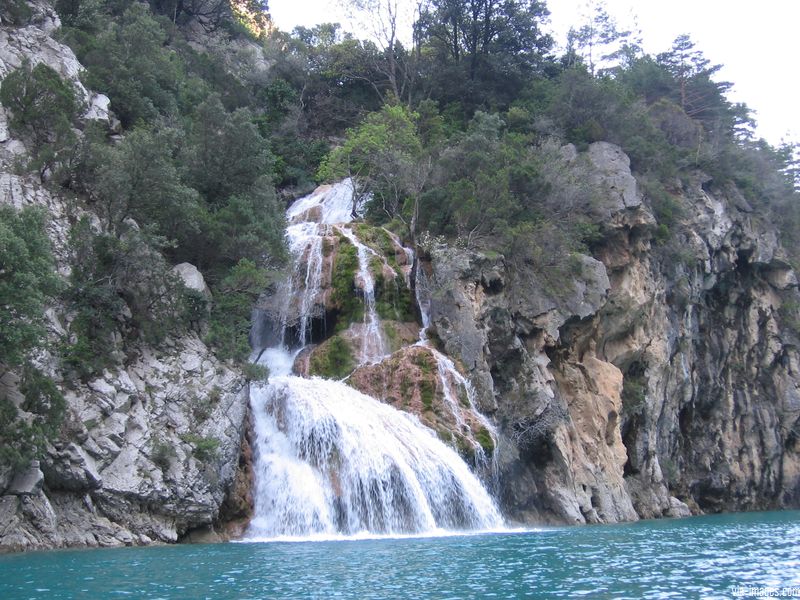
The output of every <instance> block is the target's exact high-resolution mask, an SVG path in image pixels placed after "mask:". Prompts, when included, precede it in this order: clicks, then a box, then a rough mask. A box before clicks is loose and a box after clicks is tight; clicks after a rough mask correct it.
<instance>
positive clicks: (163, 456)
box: [150, 438, 178, 472]
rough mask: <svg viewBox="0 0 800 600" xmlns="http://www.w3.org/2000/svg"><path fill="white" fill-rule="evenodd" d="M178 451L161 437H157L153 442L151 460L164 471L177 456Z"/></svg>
mask: <svg viewBox="0 0 800 600" xmlns="http://www.w3.org/2000/svg"><path fill="white" fill-rule="evenodd" d="M177 455H178V454H177V452H175V448H173V447H172V445H171V444H168V443H167V442H166V441H164V440H163V439H161V438H155V439H154V440H153V441H152V442H151V451H150V460H152V461H153V464H155V465H156V466H157V467H158V468H159V469H161V471H162V472H166V471H167V470H168V469H169V466H170V463H172V461H173V459H175V458H176V457H177Z"/></svg>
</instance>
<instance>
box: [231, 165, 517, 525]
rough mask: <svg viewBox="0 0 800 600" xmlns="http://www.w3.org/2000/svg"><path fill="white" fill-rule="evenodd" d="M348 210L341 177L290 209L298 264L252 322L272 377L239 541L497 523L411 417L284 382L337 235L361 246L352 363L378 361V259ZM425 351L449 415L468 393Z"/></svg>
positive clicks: (311, 381) (474, 486) (308, 335)
mask: <svg viewBox="0 0 800 600" xmlns="http://www.w3.org/2000/svg"><path fill="white" fill-rule="evenodd" d="M354 208H355V209H357V208H358V207H357V206H355V205H354V203H353V186H352V184H351V183H350V182H349V181H347V180H346V181H344V182H342V183H339V184H336V185H334V186H329V187H326V188H321V189H320V190H317V191H316V192H315V193H314V194H311V195H310V196H306V197H305V198H301V199H300V200H297V201H296V202H295V203H294V204H292V206H291V207H290V208H289V209H288V211H287V219H288V221H289V226H288V228H287V238H288V241H289V246H290V250H291V253H292V257H293V260H294V269H293V271H292V273H291V274H290V276H289V278H288V279H287V281H286V282H285V283H284V284H283V286H282V288H281V290H279V292H278V293H277V294H276V295H275V305H276V306H277V308H276V309H275V314H273V315H272V317H271V318H270V319H266V318H261V319H258V320H257V321H256V322H258V323H261V324H262V325H263V324H264V323H265V322H266V321H270V324H271V327H272V329H273V330H274V331H273V332H272V333H271V334H270V335H261V336H260V337H259V336H254V339H265V340H271V341H272V342H273V343H272V345H270V346H268V347H265V348H261V349H259V351H258V352H257V353H256V354H255V355H254V359H257V360H258V362H259V363H262V364H265V365H266V366H267V367H268V368H269V369H270V379H269V382H268V383H267V384H261V385H253V386H252V387H251V407H252V411H253V421H254V431H255V440H254V472H255V497H254V504H255V506H254V516H253V519H252V521H251V523H250V526H249V529H248V532H247V537H248V538H249V539H264V538H270V539H271V538H277V537H281V538H285V537H292V538H296V537H299V538H309V537H312V538H313V537H320V536H322V537H337V536H355V535H375V534H388V535H397V534H420V533H432V532H436V531H441V530H485V529H497V528H500V527H502V526H503V519H502V517H501V515H500V513H499V511H498V509H497V507H496V505H495V503H494V501H493V500H492V498H491V496H490V495H489V493H488V492H487V491H486V489H485V488H484V487H483V485H482V484H481V482H480V480H479V479H478V478H477V477H476V476H475V475H474V474H473V473H472V472H471V471H470V469H469V467H468V466H467V464H466V463H465V462H464V461H463V460H462V458H461V457H460V456H459V455H458V454H457V453H456V451H455V450H454V449H453V448H451V447H449V446H447V445H445V444H444V443H443V442H442V441H440V440H439V438H438V437H437V436H436V435H435V434H434V432H433V431H431V430H430V429H428V428H427V427H425V426H423V425H422V424H421V423H420V421H419V419H418V418H417V417H416V416H414V415H411V414H409V413H405V412H402V411H399V410H397V409H395V408H393V407H392V406H389V405H387V404H384V403H382V402H380V401H378V400H376V399H374V398H372V397H370V396H367V395H365V394H362V393H361V392H358V391H357V390H355V389H353V388H351V387H349V386H348V385H346V384H344V383H342V382H338V381H332V380H327V379H322V378H319V377H312V378H302V377H298V376H295V375H292V365H293V363H294V361H295V358H296V357H297V355H298V354H299V353H300V352H301V351H303V349H304V348H305V347H307V344H309V343H310V342H312V338H313V337H314V335H316V334H315V333H314V327H315V323H318V322H319V321H320V318H321V317H322V318H324V299H323V297H322V296H323V294H324V291H323V289H322V282H323V279H324V277H325V273H324V269H325V260H324V257H325V243H326V242H325V239H324V238H325V236H329V235H331V233H333V232H338V233H339V234H341V235H342V236H344V237H345V238H347V239H348V240H349V241H350V243H352V244H353V245H354V246H355V248H356V249H357V251H358V266H359V268H358V273H357V276H356V279H357V280H358V285H359V287H360V288H361V291H362V293H363V300H364V303H365V311H364V322H363V327H361V328H358V329H355V328H354V330H355V331H360V332H362V333H361V335H360V339H359V340H357V341H358V342H359V343H360V348H361V351H360V353H359V356H358V360H359V363H361V364H365V363H375V362H379V361H380V360H381V359H382V358H383V357H384V356H385V355H386V354H387V349H386V344H385V341H384V339H383V335H382V328H381V322H380V319H379V317H378V314H377V311H376V309H375V282H374V279H373V277H372V274H371V273H370V269H369V263H370V260H371V259H372V257H373V256H375V255H376V253H375V251H374V250H373V249H372V248H370V247H369V246H367V245H366V244H364V243H362V242H361V240H359V239H358V237H357V236H356V234H355V232H354V231H353V229H352V228H351V227H348V226H347V224H348V223H349V222H351V221H352V218H353V213H354ZM318 327H319V326H318V325H317V328H318ZM419 343H424V340H421V341H420V342H419ZM430 350H431V352H433V353H435V355H436V356H437V364H439V365H444V366H442V367H440V369H439V370H440V377H441V378H442V381H443V382H444V383H443V389H444V393H445V396H446V397H447V402H448V403H453V410H457V409H458V399H457V398H456V397H455V396H454V395H453V394H454V391H453V389H452V386H455V385H464V386H465V388H464V389H466V390H469V389H470V388H469V387H468V383H467V382H466V380H465V379H464V378H463V376H462V375H461V374H460V373H458V371H457V370H456V369H455V366H454V365H453V363H452V361H450V360H449V359H447V357H445V356H444V355H441V354H440V353H438V352H436V351H435V350H434V349H432V348H431V349H430ZM459 378H460V379H459ZM468 393H469V392H468ZM469 401H470V402H472V399H471V398H470V400H469ZM487 425H488V421H487ZM491 431H493V430H491Z"/></svg>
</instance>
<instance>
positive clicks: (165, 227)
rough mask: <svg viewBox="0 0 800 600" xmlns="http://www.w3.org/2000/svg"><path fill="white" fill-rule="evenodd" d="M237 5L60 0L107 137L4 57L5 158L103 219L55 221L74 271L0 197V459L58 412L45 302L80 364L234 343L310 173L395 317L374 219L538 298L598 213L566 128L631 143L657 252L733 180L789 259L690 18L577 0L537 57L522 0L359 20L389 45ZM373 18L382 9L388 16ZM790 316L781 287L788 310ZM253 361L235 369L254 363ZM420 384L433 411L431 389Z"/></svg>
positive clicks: (97, 367) (785, 201) (756, 144)
mask: <svg viewBox="0 0 800 600" xmlns="http://www.w3.org/2000/svg"><path fill="white" fill-rule="evenodd" d="M235 4H236V6H235V7H232V6H231V4H230V3H228V2H205V1H204V0H197V1H194V0H192V1H190V2H179V3H175V2H167V1H166V0H150V1H149V2H146V3H144V2H135V1H133V0H58V1H57V2H56V8H57V10H58V12H59V15H60V17H61V19H62V23H63V28H62V29H61V31H60V32H59V34H58V35H59V36H60V39H61V40H62V41H64V42H65V43H67V44H68V45H70V47H71V48H73V50H74V51H75V53H76V55H77V56H78V58H79V60H80V61H81V63H82V64H83V65H84V66H85V67H86V72H85V75H84V83H85V84H86V85H87V87H88V88H90V89H92V90H93V91H97V92H100V93H104V94H107V95H108V96H109V98H110V101H111V109H112V110H113V112H114V114H115V115H116V117H117V118H118V119H119V120H120V122H121V123H120V129H119V130H116V131H114V132H113V134H114V135H111V134H112V132H110V131H109V130H108V127H103V126H101V125H100V124H97V123H95V124H93V123H91V122H86V121H85V120H84V119H82V118H81V116H80V115H81V113H82V112H83V108H84V107H83V106H81V99H80V97H79V95H78V94H77V93H76V90H75V89H73V87H72V86H71V85H70V84H69V83H68V82H66V81H65V80H63V79H62V78H61V77H60V76H59V74H58V73H57V72H56V71H54V70H53V69H51V68H49V67H47V66H45V65H42V64H37V65H35V66H34V65H31V64H27V63H25V64H22V65H21V66H20V67H19V68H18V69H15V70H13V71H11V72H10V73H8V74H7V75H6V77H5V78H4V79H3V81H2V84H0V102H2V105H3V106H4V107H5V109H6V110H7V113H8V115H9V126H10V129H11V131H12V133H13V134H14V135H15V136H16V137H19V138H20V139H22V140H23V141H24V142H25V143H26V145H27V147H28V148H29V150H30V154H31V161H30V163H29V164H27V165H21V168H23V169H27V170H28V171H29V172H31V173H35V174H37V175H38V176H39V179H40V181H41V182H43V184H45V185H48V186H50V187H51V188H53V189H54V191H56V192H57V193H58V194H59V195H60V196H62V197H63V198H65V200H66V201H67V202H68V203H69V204H70V206H75V207H77V208H79V209H84V208H85V209H87V211H88V212H89V213H93V214H96V215H97V216H98V217H99V222H97V221H96V220H95V221H92V220H91V219H89V218H85V219H79V220H77V221H76V222H75V223H73V226H72V231H71V234H70V241H69V247H68V250H69V252H70V253H71V257H70V261H69V262H70V266H71V274H70V276H69V280H68V281H67V282H66V285H65V286H63V285H62V286H59V283H58V279H57V278H56V276H55V275H54V267H53V260H52V257H51V256H50V254H49V250H48V249H47V240H46V236H45V235H44V233H43V226H44V221H43V217H42V216H41V214H39V213H36V212H35V211H30V210H29V209H26V210H23V211H20V212H15V211H13V210H11V209H8V208H3V209H0V210H2V214H0V217H2V218H0V260H2V264H1V265H0V304H1V305H2V306H3V307H4V310H3V311H2V314H0V370H2V372H3V373H4V372H6V371H8V370H13V371H14V372H15V373H20V374H22V379H23V380H24V381H25V383H24V385H25V389H26V390H27V392H25V393H26V394H27V395H26V396H25V398H26V400H25V402H24V403H23V404H24V405H20V406H19V407H18V406H17V405H16V404H15V402H16V403H17V404H19V400H18V399H16V400H14V401H12V399H10V398H7V397H3V398H0V410H2V413H3V419H2V421H0V422H2V423H3V429H2V431H1V432H0V436H4V437H3V446H4V447H10V445H9V444H8V443H6V441H7V440H12V439H14V440H16V439H22V440H27V441H26V442H24V443H23V444H21V445H20V444H18V445H16V446H15V450H14V451H15V452H16V450H17V448H21V450H20V454H19V456H16V455H15V456H14V457H11V458H12V459H13V460H15V461H22V460H24V459H25V458H26V457H28V456H34V455H36V453H37V452H39V451H40V449H41V447H42V444H43V443H44V442H43V441H42V440H43V439H45V438H46V437H47V436H48V435H50V434H51V433H52V432H54V431H55V430H56V428H57V423H58V421H59V418H60V417H59V409H58V406H59V404H60V402H59V400H58V397H57V396H56V395H55V394H54V393H53V391H54V388H52V389H51V388H49V387H48V384H47V380H46V379H45V378H43V375H42V374H41V373H38V372H37V371H35V370H32V366H31V360H30V358H31V355H32V354H33V353H35V352H36V351H38V350H40V349H42V340H44V339H45V337H46V336H45V332H44V328H43V319H42V314H43V310H44V307H45V306H46V304H47V303H48V302H49V301H50V299H51V298H53V297H54V296H57V295H58V294H62V296H61V300H62V301H63V302H65V303H66V305H67V307H68V309H69V314H70V320H69V322H68V323H67V327H68V331H67V335H66V336H64V340H63V343H62V346H63V347H62V348H60V351H61V357H62V358H63V360H64V363H65V364H66V365H67V367H68V368H69V370H70V371H71V372H69V373H68V374H70V375H77V376H80V377H84V378H89V377H91V376H94V375H95V374H97V373H99V372H101V371H102V370H103V369H105V368H109V367H113V366H115V365H117V364H119V363H120V362H121V361H123V360H124V358H125V356H127V355H129V354H130V352H131V351H132V350H133V349H134V348H135V347H136V345H137V344H141V343H147V344H153V345H158V344H161V343H164V342H165V341H166V340H168V339H169V338H170V337H171V336H172V335H173V334H180V333H181V332H183V331H186V330H193V331H196V332H203V334H204V335H205V340H206V341H207V342H208V343H209V344H210V345H211V346H212V347H213V348H214V350H215V351H216V352H217V354H218V356H219V357H220V358H221V359H223V360H232V361H239V362H241V361H245V360H246V358H247V356H248V354H249V347H248V343H247V334H248V329H249V319H250V309H251V307H252V305H253V302H254V301H255V299H256V298H257V296H258V295H259V294H260V293H261V292H262V291H263V290H264V289H265V288H266V287H267V286H268V284H269V283H270V282H271V281H272V280H273V278H274V277H275V275H276V273H278V272H279V271H280V269H282V268H283V266H284V263H285V260H286V256H287V251H286V248H285V247H284V238H283V231H284V225H285V223H284V216H283V208H284V203H283V202H282V200H281V199H282V198H287V197H291V196H295V195H297V194H299V193H301V192H304V191H307V190H308V189H309V188H310V187H313V186H314V185H315V184H316V183H318V182H319V181H320V180H326V179H335V178H340V177H343V176H348V175H349V176H352V177H354V178H355V181H356V183H357V187H358V191H359V193H364V194H369V195H370V197H371V201H370V202H369V203H368V207H367V217H366V221H367V223H365V224H358V225H356V226H355V228H356V232H357V234H358V235H359V237H360V239H362V240H363V241H364V243H366V244H368V245H370V246H371V247H372V248H374V249H375V250H376V251H378V252H379V253H381V254H382V255H383V256H385V257H386V261H387V263H388V265H389V266H390V267H391V268H392V269H393V270H394V271H395V274H396V276H395V277H387V276H385V275H384V272H383V271H384V269H383V265H374V267H375V268H374V269H373V270H374V272H375V279H376V302H377V310H378V312H379V314H380V315H381V316H382V317H383V318H384V319H391V320H397V321H412V320H413V319H414V310H413V297H412V294H411V290H409V289H408V288H407V287H406V286H405V284H404V281H403V278H402V277H401V276H400V275H399V273H400V269H399V265H398V264H397V259H396V257H395V246H394V243H393V241H392V238H391V236H390V235H389V233H388V232H387V230H386V229H390V230H391V231H393V232H396V233H397V234H398V235H399V236H400V237H401V239H403V240H404V241H408V242H409V243H412V244H413V243H415V242H416V241H417V240H422V239H441V240H443V241H445V242H446V243H449V244H451V245H454V246H456V247H460V248H465V249H469V250H477V251H480V252H482V253H484V254H485V255H487V256H492V257H495V259H496V260H502V261H503V262H504V264H505V265H506V266H507V267H508V268H509V269H512V270H513V269H517V270H526V271H528V270H532V271H533V275H534V276H535V279H536V281H537V283H538V284H539V285H541V286H542V287H543V288H545V290H547V291H548V292H549V293H551V294H553V295H559V294H563V293H564V292H566V291H568V290H569V287H568V286H570V285H571V283H570V282H571V281H572V280H573V279H574V276H575V274H576V273H577V270H578V269H580V268H581V262H580V259H579V256H578V255H579V254H581V253H586V252H591V251H593V250H596V249H597V248H598V247H600V246H602V244H603V243H604V242H605V239H604V236H606V235H607V231H606V227H605V223H604V222H603V221H604V219H605V217H606V215H605V214H604V212H603V207H602V205H601V204H602V203H601V202H599V200H600V199H599V198H598V197H597V192H596V190H595V189H593V187H592V184H590V182H589V181H588V178H587V177H586V175H587V172H588V171H587V169H588V166H587V164H586V160H585V158H584V157H582V156H581V155H580V154H579V155H577V156H576V157H572V156H570V151H569V149H567V148H565V145H566V144H573V145H574V146H575V147H576V148H577V149H578V150H579V151H581V150H585V149H586V148H587V147H588V146H589V145H590V144H592V143H594V142H597V141H608V142H612V143H614V144H617V145H619V146H620V147H621V148H622V149H623V150H624V151H625V152H626V153H627V155H628V156H629V157H630V159H631V168H632V170H633V172H634V174H635V175H636V176H637V180H638V182H639V184H640V188H641V190H642V192H643V195H644V197H645V203H646V204H647V206H649V207H650V208H651V209H652V211H653V213H654V214H655V217H656V220H657V223H656V224H655V225H653V226H643V227H642V229H643V231H646V230H647V229H649V235H650V236H651V237H652V239H653V241H654V243H655V245H656V246H657V247H658V252H659V253H660V254H659V256H661V260H660V262H661V263H663V265H665V266H664V267H663V268H679V269H680V268H684V267H689V266H691V264H692V261H693V260H695V259H694V257H693V256H691V254H690V253H689V252H687V250H686V249H685V245H681V243H680V241H679V240H680V239H681V235H680V234H681V229H682V227H683V226H684V225H683V221H684V220H685V216H686V215H685V208H684V207H683V206H682V205H681V198H682V197H683V196H684V195H685V192H687V190H692V189H695V188H696V187H697V185H699V184H698V183H697V182H699V181H703V182H704V183H703V185H704V186H705V187H706V188H707V189H710V190H712V191H714V190H719V191H728V190H733V189H734V188H735V189H737V190H738V192H739V193H741V195H742V196H743V197H744V199H745V200H746V201H747V202H748V203H749V204H750V205H751V207H752V209H753V217H754V218H756V219H763V220H765V221H772V222H775V223H777V224H778V226H779V227H780V229H781V231H782V235H783V242H784V244H785V246H786V248H787V250H788V252H789V254H790V258H791V260H793V261H794V262H798V260H799V259H800V202H798V199H799V198H798V189H800V168H799V167H798V165H800V161H799V160H798V158H797V148H796V147H794V146H792V145H784V146H781V147H778V148H775V147H772V146H770V145H769V144H767V143H766V142H764V141H763V140H756V139H754V136H753V121H752V119H751V117H750V112H749V110H748V109H747V107H746V106H744V105H742V104H734V103H732V102H730V101H729V100H728V99H727V97H726V93H727V92H728V91H729V89H730V86H731V84H729V83H727V82H722V81H718V80H717V75H718V72H719V69H720V66H718V65H712V64H710V63H709V61H708V60H707V59H706V58H705V57H704V56H703V55H702V53H701V52H700V51H699V50H698V49H697V48H696V47H695V45H694V44H693V42H692V41H691V40H690V39H689V38H688V37H686V36H679V37H678V38H677V39H676V40H675V42H674V43H673V45H672V47H671V48H669V49H666V51H665V52H663V53H661V54H657V55H648V54H645V53H644V52H643V50H642V49H641V47H640V45H639V43H638V42H637V40H636V39H635V38H634V37H633V36H631V34H630V33H628V32H623V31H619V30H618V29H617V28H616V26H615V24H614V23H613V20H612V19H610V18H609V17H608V15H607V14H605V12H604V11H603V10H598V11H597V12H596V13H595V15H594V17H593V20H592V22H591V23H588V24H583V25H582V26H580V27H576V28H575V29H574V30H573V31H572V33H571V35H570V40H569V45H568V48H567V50H566V51H565V52H564V53H563V54H562V55H561V56H557V55H556V54H555V53H554V51H553V40H552V39H551V37H550V36H549V35H548V34H547V33H546V31H545V27H546V21H547V16H548V10H547V8H546V5H545V3H544V2H543V1H541V0H507V1H506V0H503V1H502V2H501V1H500V0H486V1H483V2H477V3H476V2H471V3H470V2H466V1H464V0H455V1H451V0H428V1H426V2H424V3H422V4H421V5H420V11H419V14H418V19H417V22H416V23H415V24H414V29H413V33H414V35H413V43H412V44H411V45H410V46H408V47H406V46H405V45H404V44H401V43H399V42H397V40H398V39H399V38H398V36H397V35H395V34H396V33H398V32H396V31H394V30H391V31H390V30H385V31H384V33H387V34H390V35H388V36H383V37H381V36H378V37H377V38H375V39H376V40H381V39H385V40H386V41H385V42H382V41H360V40H357V39H355V38H353V37H352V36H350V35H348V34H344V33H342V31H341V29H340V28H339V26H338V25H335V24H323V25H319V26H317V27H314V28H311V29H309V28H303V27H300V28H297V29H296V30H295V31H294V32H292V33H287V32H281V31H273V32H271V33H269V34H268V35H267V34H265V33H264V27H263V25H264V22H265V21H264V20H265V16H264V12H265V9H266V6H265V5H264V4H263V3H261V2H258V1H256V0H247V1H244V2H236V3H235ZM601 8H602V7H601ZM0 13H2V14H3V19H4V22H7V23H11V24H13V25H23V24H25V23H26V22H27V20H28V18H29V17H30V11H29V10H28V8H27V6H26V4H25V3H24V2H20V1H19V0H0ZM374 16H375V23H376V25H377V26H378V27H379V29H380V27H381V23H383V25H384V27H393V26H396V25H397V23H396V22H395V23H394V25H391V24H390V25H386V23H390V22H389V21H385V20H384V21H381V19H380V14H378V13H376V14H375V15H374ZM244 25H246V26H244ZM189 32H191V33H189ZM203 32H205V33H203ZM400 37H401V38H402V37H403V36H400ZM407 37H408V38H409V39H411V38H412V36H411V35H409V36H407ZM243 42H245V43H243ZM247 44H250V45H249V46H248V45H247ZM251 50H252V51H251ZM265 65H269V67H267V66H265ZM117 134H118V135H117ZM701 173H702V174H705V176H704V175H701ZM279 191H280V192H281V193H280V194H279ZM733 193H734V194H735V192H733ZM75 214H79V213H78V212H77V211H76V213H75ZM384 227H385V228H386V229H384ZM423 234H424V238H423ZM324 250H325V253H326V256H329V255H330V252H331V251H332V246H331V245H330V244H328V243H326V246H325V248H324ZM181 262H190V263H192V264H194V265H196V266H197V267H198V268H199V269H200V270H201V271H202V272H203V274H204V276H205V278H206V281H207V283H208V285H209V286H210V288H211V291H212V296H213V300H212V301H211V303H210V305H209V302H208V301H207V299H206V298H205V297H203V296H202V295H200V294H197V293H196V292H190V291H188V290H185V289H184V288H183V286H182V284H181V283H180V282H179V281H178V279H177V278H176V277H175V276H174V275H173V274H172V266H173V265H175V264H177V263H181ZM378 267H380V268H378ZM357 270H358V258H357V252H356V248H355V247H354V246H353V245H352V244H351V243H350V242H349V241H348V240H347V239H346V238H344V237H340V238H339V239H338V250H337V252H336V256H335V259H334V264H333V277H332V295H331V302H332V303H333V305H334V306H335V308H336V311H337V313H338V314H337V315H336V318H337V322H336V331H337V332H339V333H340V332H341V331H343V330H344V329H345V328H346V327H347V326H348V325H349V324H350V323H352V322H359V321H361V320H362V319H363V311H364V305H363V302H362V301H361V299H360V298H359V297H358V290H357V289H356V284H355V275H356V272H357ZM387 274H388V271H387ZM795 312H796V311H794V310H790V307H788V306H787V307H786V308H784V319H785V320H786V321H787V322H792V319H793V318H794V317H793V315H794V313H795ZM429 336H430V338H431V340H432V341H433V343H435V344H437V345H439V346H440V345H441V341H440V340H438V338H437V337H436V336H435V332H433V331H431V332H430V333H429ZM329 346H330V347H329V348H328V351H327V353H322V354H321V355H320V356H321V357H320V358H317V360H318V361H320V363H321V364H318V365H316V367H315V369H316V370H317V372H319V373H321V374H333V375H332V376H336V375H341V374H343V373H344V374H346V372H348V369H350V368H352V367H351V366H350V364H351V363H352V350H351V349H350V347H349V345H348V344H347V342H346V341H345V340H343V339H342V338H340V337H334V338H333V339H332V340H331V343H330V344H329ZM419 366H420V368H425V366H424V365H423V364H420V365H419ZM428 366H429V365H428ZM249 369H250V370H249V371H248V373H247V376H248V377H249V378H250V379H253V380H256V379H260V378H262V377H264V376H265V373H263V371H259V370H258V369H257V368H255V367H252V368H249ZM67 381H69V377H68V378H67ZM37 390H38V391H37ZM421 391H422V393H423V403H425V404H426V406H427V407H428V408H432V407H433V404H434V398H433V396H434V392H435V389H432V386H428V387H427V388H425V389H423V390H421ZM644 394H645V384H644V381H643V379H642V378H637V377H636V376H635V375H628V376H626V378H625V385H624V389H623V400H624V404H625V410H626V412H630V411H635V410H639V407H641V405H642V404H643V401H644ZM26 407H27V408H26ZM23 417H24V418H23ZM34 430H35V431H34ZM40 434H41V435H40ZM7 451H9V450H7ZM201 452H202V451H201Z"/></svg>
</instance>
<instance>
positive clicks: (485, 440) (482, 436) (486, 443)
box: [475, 426, 494, 456]
mask: <svg viewBox="0 0 800 600" xmlns="http://www.w3.org/2000/svg"><path fill="white" fill-rule="evenodd" d="M475 440H476V441H477V442H478V443H479V444H480V445H481V448H483V451H484V452H485V453H486V456H491V455H492V452H494V440H493V439H492V434H491V433H489V430H488V429H486V427H483V426H481V428H480V429H478V432H477V433H476V434H475Z"/></svg>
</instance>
